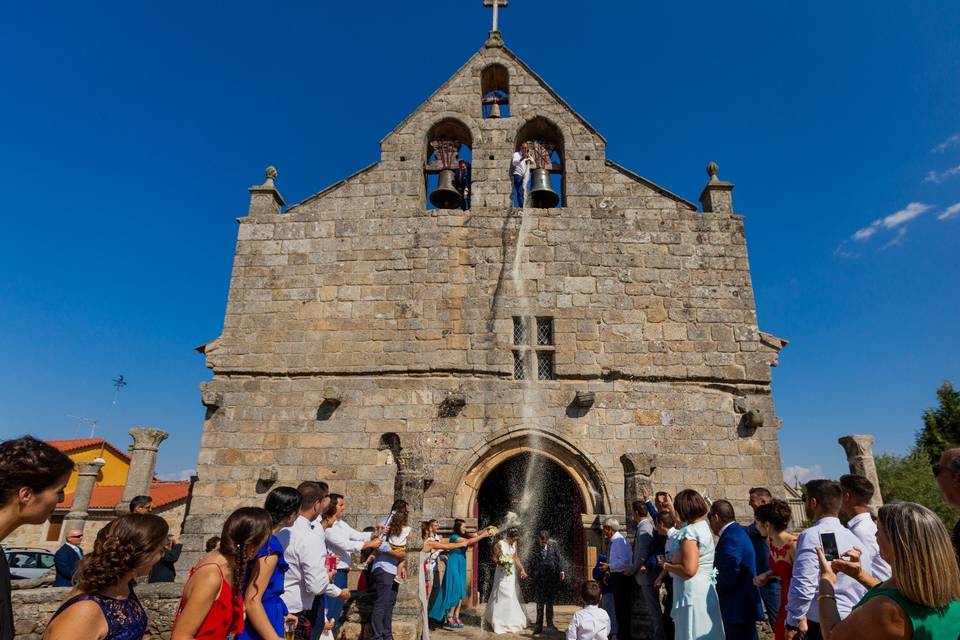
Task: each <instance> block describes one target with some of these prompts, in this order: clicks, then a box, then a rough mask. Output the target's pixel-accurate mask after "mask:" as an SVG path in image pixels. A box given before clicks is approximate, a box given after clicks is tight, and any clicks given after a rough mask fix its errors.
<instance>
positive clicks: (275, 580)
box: [237, 536, 289, 640]
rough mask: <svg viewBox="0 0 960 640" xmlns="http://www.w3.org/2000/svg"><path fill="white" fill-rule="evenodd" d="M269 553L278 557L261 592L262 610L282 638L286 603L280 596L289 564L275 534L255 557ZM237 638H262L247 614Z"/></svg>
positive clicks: (238, 639)
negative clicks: (265, 586) (264, 588)
mask: <svg viewBox="0 0 960 640" xmlns="http://www.w3.org/2000/svg"><path fill="white" fill-rule="evenodd" d="M270 554H276V555H277V556H279V557H278V558H277V566H276V568H275V569H274V570H273V574H272V575H271V576H270V582H268V583H267V588H266V590H265V591H264V593H263V598H262V599H261V602H262V603H263V610H264V611H265V612H266V613H267V619H268V620H269V621H270V626H272V627H273V630H274V631H276V632H277V635H278V636H280V637H281V638H282V637H283V619H284V617H285V616H286V615H287V605H285V604H284V603H283V600H281V599H280V596H281V595H283V574H285V573H286V572H287V568H288V567H289V565H288V564H287V561H286V560H284V559H283V545H281V544H280V541H279V540H278V539H277V536H270V539H269V540H267V543H266V544H264V545H263V546H262V547H260V550H259V551H257V558H265V557H267V556H269V555H270ZM249 580H250V576H249V575H248V576H247V584H249ZM237 640H262V638H261V637H260V634H259V633H257V631H256V629H254V628H253V625H251V624H250V621H249V616H247V621H246V623H245V624H244V628H243V631H241V632H240V633H239V634H237Z"/></svg>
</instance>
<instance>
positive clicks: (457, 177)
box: [453, 167, 473, 211]
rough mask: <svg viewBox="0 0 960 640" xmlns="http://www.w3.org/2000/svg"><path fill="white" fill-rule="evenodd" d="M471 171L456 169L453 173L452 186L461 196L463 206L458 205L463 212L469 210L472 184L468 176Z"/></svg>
mask: <svg viewBox="0 0 960 640" xmlns="http://www.w3.org/2000/svg"><path fill="white" fill-rule="evenodd" d="M472 171H473V170H472V169H469V168H467V169H461V168H459V167H457V168H456V169H455V170H454V172H453V186H454V188H455V189H456V190H457V191H459V192H460V195H461V196H463V204H461V205H460V208H461V209H463V210H464V211H466V210H467V209H469V208H470V195H471V193H472V191H471V186H472V184H473V179H472V178H471V176H470V174H471V172H472Z"/></svg>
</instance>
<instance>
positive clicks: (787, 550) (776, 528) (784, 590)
mask: <svg viewBox="0 0 960 640" xmlns="http://www.w3.org/2000/svg"><path fill="white" fill-rule="evenodd" d="M754 517H755V518H756V520H757V529H758V530H759V531H760V533H762V534H763V535H765V536H766V537H767V546H768V547H769V548H770V570H769V571H765V572H763V573H761V574H760V575H758V576H757V577H756V578H755V579H754V583H755V584H756V585H757V586H758V587H762V586H764V585H765V584H767V582H768V581H769V580H770V579H771V578H772V577H774V576H776V577H778V578H780V608H779V610H778V611H777V623H776V625H774V632H775V634H776V640H784V637H785V635H786V633H785V630H784V622H785V621H786V618H787V594H788V593H790V577H791V575H792V574H793V561H794V559H796V557H797V537H796V536H794V535H791V534H789V533H787V527H788V526H789V525H790V505H788V504H787V503H786V502H784V501H783V500H774V501H772V502H770V503H768V504H764V505H760V506H759V507H757V510H756V512H755V514H754Z"/></svg>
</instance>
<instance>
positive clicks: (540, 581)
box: [530, 530, 567, 635]
mask: <svg viewBox="0 0 960 640" xmlns="http://www.w3.org/2000/svg"><path fill="white" fill-rule="evenodd" d="M539 542H540V544H539V545H537V547H536V548H535V549H534V550H533V553H532V554H531V556H530V564H531V566H530V577H531V578H533V590H534V594H533V595H534V599H535V600H536V602H537V624H536V626H535V627H534V629H533V635H539V634H541V633H543V609H544V607H546V609H547V627H548V628H549V629H550V630H551V631H556V630H557V628H556V627H555V626H553V602H554V600H556V599H557V591H559V590H560V583H561V582H563V580H564V579H565V578H566V577H567V576H566V574H565V573H564V571H563V560H562V558H561V557H560V549H559V547H557V543H556V542H554V541H553V540H551V539H550V532H549V531H546V530H544V531H541V532H540V535H539Z"/></svg>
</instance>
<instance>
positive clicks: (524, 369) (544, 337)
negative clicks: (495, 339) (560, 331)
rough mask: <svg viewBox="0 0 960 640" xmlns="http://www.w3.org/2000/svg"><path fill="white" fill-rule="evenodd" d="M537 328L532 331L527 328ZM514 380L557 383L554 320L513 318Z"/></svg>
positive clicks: (545, 318) (543, 317)
mask: <svg viewBox="0 0 960 640" xmlns="http://www.w3.org/2000/svg"><path fill="white" fill-rule="evenodd" d="M528 327H530V328H535V330H533V331H528V330H527V328H528ZM512 349H513V378H514V380H532V379H537V380H553V379H554V377H555V375H554V368H553V367H554V353H555V351H556V345H554V342H553V318H552V317H549V316H537V317H536V318H527V317H524V316H513V347H512Z"/></svg>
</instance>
